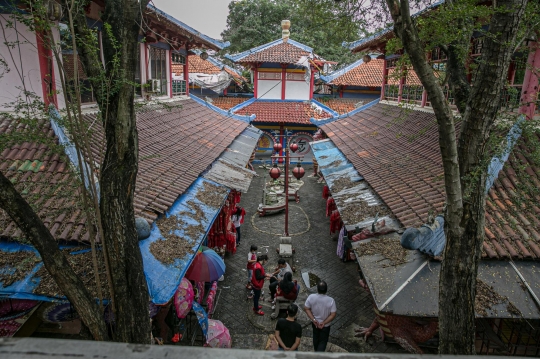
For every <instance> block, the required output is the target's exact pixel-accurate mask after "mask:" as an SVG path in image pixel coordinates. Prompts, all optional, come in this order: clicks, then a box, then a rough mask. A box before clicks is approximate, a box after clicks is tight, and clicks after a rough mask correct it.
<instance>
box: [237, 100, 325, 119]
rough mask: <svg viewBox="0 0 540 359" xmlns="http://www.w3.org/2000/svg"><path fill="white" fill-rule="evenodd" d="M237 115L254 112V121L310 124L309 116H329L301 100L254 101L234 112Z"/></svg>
mask: <svg viewBox="0 0 540 359" xmlns="http://www.w3.org/2000/svg"><path fill="white" fill-rule="evenodd" d="M236 114H238V115H248V116H249V115H252V114H255V115H256V116H257V117H256V118H255V121H254V122H256V123H260V122H273V123H296V124H302V125H311V124H312V123H311V122H310V119H311V118H315V119H318V120H320V119H324V118H329V117H331V115H330V114H328V113H326V112H324V111H323V112H322V113H317V112H316V111H315V110H314V109H313V108H312V107H311V105H310V104H308V103H304V102H302V101H298V102H296V101H255V102H254V103H252V104H249V105H248V106H246V107H243V108H241V109H240V110H238V111H237V112H236Z"/></svg>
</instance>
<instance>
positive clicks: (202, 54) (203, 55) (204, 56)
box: [199, 51, 208, 60]
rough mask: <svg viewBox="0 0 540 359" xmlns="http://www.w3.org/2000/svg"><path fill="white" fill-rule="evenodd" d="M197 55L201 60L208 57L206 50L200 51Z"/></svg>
mask: <svg viewBox="0 0 540 359" xmlns="http://www.w3.org/2000/svg"><path fill="white" fill-rule="evenodd" d="M199 57H200V58H201V59H203V60H206V59H208V53H207V52H206V51H204V52H201V54H200V55H199Z"/></svg>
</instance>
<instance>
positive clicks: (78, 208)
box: [0, 115, 89, 240]
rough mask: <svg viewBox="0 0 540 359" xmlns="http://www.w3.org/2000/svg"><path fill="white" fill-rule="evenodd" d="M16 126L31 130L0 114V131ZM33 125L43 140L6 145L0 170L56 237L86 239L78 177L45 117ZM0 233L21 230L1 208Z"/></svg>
mask: <svg viewBox="0 0 540 359" xmlns="http://www.w3.org/2000/svg"><path fill="white" fill-rule="evenodd" d="M16 126H17V131H18V132H19V133H25V132H26V133H30V131H31V129H28V127H27V126H29V124H27V125H23V126H21V124H18V123H15V120H13V119H7V118H3V117H2V116H1V115H0V135H2V136H4V135H5V134H6V133H8V132H11V131H13V130H14V127H16ZM34 126H35V127H39V128H41V130H42V131H43V134H42V135H39V138H41V139H42V141H40V142H42V143H37V142H24V143H21V144H15V145H12V146H10V147H8V148H5V149H4V150H3V151H2V153H0V171H2V173H3V174H4V175H5V176H6V177H7V178H8V179H9V180H10V181H11V182H12V183H13V184H14V185H15V187H16V188H17V190H18V191H19V193H21V195H22V196H23V197H24V198H26V199H27V200H28V201H29V202H30V204H31V205H32V206H33V208H34V210H35V211H36V212H37V213H38V214H39V216H40V217H41V218H42V219H43V221H44V223H45V226H47V228H49V230H50V232H51V234H52V235H53V236H54V237H55V238H57V239H61V240H79V239H81V240H89V235H88V233H87V231H86V229H85V227H84V224H85V223H86V216H85V214H84V211H83V207H82V204H81V203H80V200H79V199H80V197H79V196H78V194H79V186H78V181H77V180H76V178H75V177H74V174H73V172H72V170H71V168H70V162H69V159H68V158H67V157H66V156H65V155H64V153H63V150H62V149H61V148H60V147H59V146H56V145H57V144H58V141H57V140H56V136H55V134H54V132H53V130H52V128H51V125H50V122H49V121H48V120H46V121H41V122H40V124H39V125H38V126H36V125H33V126H32V127H34ZM36 135H37V134H35V133H34V134H29V135H28V137H29V138H32V136H36ZM0 237H11V238H19V237H22V232H21V231H20V230H19V229H18V227H17V225H16V224H15V223H14V222H12V221H11V219H10V218H9V217H8V216H7V214H6V213H5V212H4V211H3V210H0Z"/></svg>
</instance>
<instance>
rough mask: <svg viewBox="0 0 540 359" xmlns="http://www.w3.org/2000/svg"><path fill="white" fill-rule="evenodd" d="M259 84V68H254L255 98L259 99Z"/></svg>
mask: <svg viewBox="0 0 540 359" xmlns="http://www.w3.org/2000/svg"><path fill="white" fill-rule="evenodd" d="M258 82H259V72H258V71H257V66H255V67H254V68H253V97H255V98H257V84H258Z"/></svg>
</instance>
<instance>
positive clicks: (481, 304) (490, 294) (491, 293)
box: [474, 279, 521, 317]
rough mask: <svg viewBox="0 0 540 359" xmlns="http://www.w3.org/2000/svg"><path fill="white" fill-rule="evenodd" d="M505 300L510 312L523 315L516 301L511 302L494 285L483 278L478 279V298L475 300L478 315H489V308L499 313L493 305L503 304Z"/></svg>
mask: <svg viewBox="0 0 540 359" xmlns="http://www.w3.org/2000/svg"><path fill="white" fill-rule="evenodd" d="M505 302H506V310H507V311H508V313H510V314H512V315H515V316H521V312H520V311H519V309H518V308H517V307H516V306H515V305H514V303H512V302H510V300H509V299H508V298H507V297H503V296H502V295H500V294H499V293H497V292H495V289H493V287H492V286H490V285H489V284H487V283H486V282H484V281H483V280H481V279H476V298H475V300H474V310H475V311H476V313H478V315H481V316H483V317H487V315H488V313H487V309H490V310H491V311H493V312H495V313H497V311H496V310H495V309H493V307H494V306H495V305H497V304H502V303H505Z"/></svg>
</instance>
